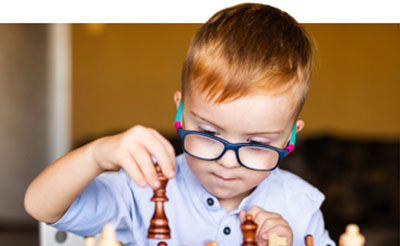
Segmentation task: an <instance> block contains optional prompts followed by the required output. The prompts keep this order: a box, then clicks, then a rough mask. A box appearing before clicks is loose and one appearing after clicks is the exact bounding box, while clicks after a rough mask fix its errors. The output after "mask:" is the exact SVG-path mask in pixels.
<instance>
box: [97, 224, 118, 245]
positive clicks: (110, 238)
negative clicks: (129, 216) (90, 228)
mask: <svg viewBox="0 0 400 246" xmlns="http://www.w3.org/2000/svg"><path fill="white" fill-rule="evenodd" d="M99 246H120V243H119V242H118V240H117V239H116V237H115V230H114V226H113V225H112V224H110V223H108V224H106V225H105V226H104V227H103V231H102V232H101V239H100V241H99Z"/></svg>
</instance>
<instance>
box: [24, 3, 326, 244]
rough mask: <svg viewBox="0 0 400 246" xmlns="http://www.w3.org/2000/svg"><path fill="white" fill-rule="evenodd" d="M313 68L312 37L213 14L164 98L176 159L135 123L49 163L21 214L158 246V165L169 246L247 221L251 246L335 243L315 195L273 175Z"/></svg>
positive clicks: (249, 14) (258, 20)
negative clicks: (111, 230)
mask: <svg viewBox="0 0 400 246" xmlns="http://www.w3.org/2000/svg"><path fill="white" fill-rule="evenodd" d="M311 67H312V58H311V44H310V40H309V38H308V36H307V34H306V33H305V31H304V30H303V29H302V28H301V27H300V26H299V24H298V23H297V22H296V21H295V20H294V19H293V18H292V17H291V16H289V15H288V14H286V13H285V12H282V11H280V10H278V9H276V8H273V7H270V6H266V5H262V4H241V5H237V6H233V7H231V8H227V9H224V10H222V11H220V12H218V13H216V14H215V15H214V16H213V17H212V18H211V19H210V20H209V21H208V22H207V23H205V24H204V25H203V26H202V27H201V28H200V30H199V31H198V32H197V33H196V35H195V37H194V39H193V40H192V43H191V45H190V48H189V51H188V54H187V58H186V60H185V63H184V66H183V71H182V92H176V93H175V96H174V99H175V103H176V105H177V107H178V112H177V122H176V128H177V129H178V134H179V136H180V137H181V138H182V141H183V148H184V151H185V153H184V154H183V155H180V156H178V157H176V159H175V154H174V151H173V148H172V147H171V144H170V143H169V142H168V141H167V140H166V139H165V138H164V137H163V136H161V135H160V134H159V133H158V132H157V131H155V130H153V129H150V128H146V127H143V126H134V127H132V128H131V129H129V130H127V131H125V132H123V133H121V134H118V135H115V136H109V137H104V138H101V139H98V140H96V141H94V142H92V143H89V144H87V145H86V146H83V147H81V148H79V149H77V150H74V151H72V152H71V153H69V154H67V155H65V156H63V157H62V158H60V159H59V160H57V161H55V162H54V163H53V164H51V165H50V166H49V167H48V168H47V169H45V170H44V171H43V173H41V174H40V175H39V176H38V177H37V178H36V179H35V180H34V181H33V182H32V183H31V185H30V186H29V188H28V190H27V192H26V196H25V207H26V210H27V211H28V213H30V214H31V215H32V216H33V217H34V218H36V219H38V220H40V221H44V222H47V223H50V224H52V225H53V226H55V227H57V228H59V229H62V230H65V231H71V232H74V233H77V234H79V235H93V234H96V233H98V232H100V230H101V229H102V227H103V225H104V224H105V223H106V222H109V221H111V222H113V223H114V225H115V226H116V228H117V237H118V239H119V240H120V241H121V242H122V243H124V244H125V245H156V243H157V242H156V241H157V240H150V241H148V240H147V239H146V235H147V228H148V227H149V223H150V219H151V216H152V214H153V212H154V204H153V203H152V202H151V201H150V198H151V197H152V195H153V192H152V188H156V187H158V186H159V185H160V183H159V181H158V180H157V175H156V172H155V168H154V164H153V161H152V159H156V160H157V162H158V164H159V165H160V167H161V169H162V172H163V173H164V175H165V176H166V177H168V178H169V179H170V181H169V183H168V186H167V195H168V197H169V202H167V203H166V204H165V210H166V214H167V217H168V218H169V226H170V228H171V239H170V240H168V244H169V245H181V244H187V245H203V243H204V242H206V241H215V242H218V243H219V244H220V245H239V244H240V243H241V241H242V234H241V231H240V222H241V220H243V218H244V215H245V214H246V213H249V214H252V215H253V218H254V220H255V222H256V223H257V225H258V230H257V240H258V242H259V245H267V241H268V237H269V235H270V234H271V233H277V234H278V235H280V236H283V237H286V238H287V239H288V241H289V244H288V245H304V236H305V235H307V234H311V235H313V237H314V241H315V245H318V246H320V245H324V246H325V245H327V244H330V245H334V242H333V241H332V240H331V239H330V238H329V236H328V233H327V231H326V230H325V229H324V221H323V217H322V214H321V211H320V209H319V208H320V205H321V203H322V201H323V199H324V196H323V195H322V194H321V193H320V192H319V191H318V190H317V189H316V188H314V187H312V186H311V185H309V184H308V183H306V182H305V181H303V180H302V179H300V178H299V177H297V176H295V175H293V174H291V173H289V172H287V171H283V170H280V169H279V168H277V166H278V164H279V162H280V160H281V159H282V158H283V157H285V156H286V155H287V154H288V153H290V152H291V151H292V150H293V147H294V139H295V135H296V132H299V131H300V130H301V129H302V128H303V126H304V122H303V121H301V120H298V115H299V112H300V110H301V108H302V106H303V104H304V100H305V97H306V95H307V92H308V86H309V80H310V75H311ZM118 169H121V171H120V172H118V173H116V174H111V175H105V176H100V177H99V176H98V175H99V174H100V173H102V172H103V171H105V170H118Z"/></svg>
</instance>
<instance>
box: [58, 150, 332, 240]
mask: <svg viewBox="0 0 400 246" xmlns="http://www.w3.org/2000/svg"><path fill="white" fill-rule="evenodd" d="M176 166H177V168H176V177H175V178H173V179H171V180H169V182H168V184H167V188H166V194H167V196H168V199H169V201H167V202H165V203H164V207H165V213H166V216H167V218H168V221H169V227H170V229H171V239H167V240H163V241H165V242H167V243H168V245H170V246H178V245H182V244H183V245H190V246H203V245H204V243H205V242H218V243H219V245H222V246H232V245H240V244H241V243H242V232H241V229H240V219H239V212H240V211H242V210H246V211H247V210H248V209H249V208H250V207H251V206H254V205H256V206H259V207H261V208H263V209H264V210H266V211H269V212H275V213H279V214H280V215H281V216H282V217H283V218H284V219H285V220H286V221H287V222H288V223H289V225H290V227H291V229H292V231H293V245H294V246H297V245H298V246H304V237H305V236H306V235H307V234H311V235H313V237H314V245H318V246H325V245H332V246H334V245H335V243H334V242H333V241H332V240H331V239H330V238H329V235H328V232H327V231H326V230H325V226H324V220H323V216H322V213H321V211H320V205H321V203H322V201H323V200H324V195H323V194H322V193H321V192H320V191H318V190H317V189H316V188H314V187H313V186H311V185H310V184H308V183H307V182H305V181H304V180H302V179H301V178H299V177H298V176H296V175H294V174H292V173H290V172H288V171H284V170H282V169H279V168H278V169H275V170H274V171H272V173H271V175H269V177H268V178H266V179H265V180H264V181H262V182H261V183H260V184H259V185H258V186H257V187H256V189H255V190H254V191H253V192H252V193H251V194H250V195H249V196H247V197H246V198H244V199H243V200H242V201H241V203H240V205H239V206H238V207H237V208H236V209H234V210H232V211H230V212H226V210H225V209H224V208H223V207H222V206H221V205H220V204H219V202H218V199H217V198H216V197H214V196H213V195H211V194H210V193H208V192H207V190H205V189H204V187H203V186H202V185H201V184H200V183H199V182H198V180H197V179H196V178H195V176H194V175H193V173H192V172H191V170H190V169H189V167H188V165H187V162H186V158H185V156H184V155H180V156H178V157H177V158H176ZM152 196H153V190H152V189H151V188H150V187H145V188H140V187H139V186H137V185H136V184H135V183H134V182H133V181H132V179H131V178H130V177H129V176H128V175H127V174H126V173H125V172H124V171H123V170H121V171H120V172H116V173H111V174H106V175H102V176H99V177H97V178H96V179H94V180H93V181H92V182H91V183H90V184H89V185H88V186H87V187H86V188H85V190H84V191H83V192H82V193H81V194H80V195H79V197H78V198H77V199H76V200H75V201H74V202H73V204H72V205H71V206H70V207H69V209H68V210H67V211H66V213H65V214H64V215H63V217H62V218H60V220H59V221H57V222H56V223H54V224H51V225H52V226H54V227H56V228H58V229H60V230H64V231H69V232H73V233H75V234H78V235H81V236H88V235H95V234H97V233H99V232H100V231H101V230H102V228H103V226H104V224H106V223H108V222H111V223H113V224H114V226H115V228H116V234H117V238H118V240H119V241H121V242H122V243H123V244H124V245H127V246H132V245H138V246H139V245H140V246H146V245H148V246H153V245H157V243H158V242H159V241H160V240H157V239H147V229H148V227H149V224H150V220H151V217H152V216H153V213H154V206H155V205H154V203H153V202H151V201H150V199H151V197H152Z"/></svg>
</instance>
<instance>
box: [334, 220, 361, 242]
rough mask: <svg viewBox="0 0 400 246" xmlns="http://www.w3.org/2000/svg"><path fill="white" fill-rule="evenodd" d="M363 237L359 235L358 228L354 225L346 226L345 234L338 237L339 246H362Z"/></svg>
mask: <svg viewBox="0 0 400 246" xmlns="http://www.w3.org/2000/svg"><path fill="white" fill-rule="evenodd" d="M364 243H365V237H364V236H363V235H362V234H361V233H360V228H359V227H358V225H356V224H349V225H347V226H346V232H345V233H343V234H342V235H341V236H340V239H339V246H363V245H364Z"/></svg>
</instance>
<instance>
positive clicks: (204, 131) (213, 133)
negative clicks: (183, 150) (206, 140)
mask: <svg viewBox="0 0 400 246" xmlns="http://www.w3.org/2000/svg"><path fill="white" fill-rule="evenodd" d="M199 132H203V133H205V134H208V135H213V136H215V135H216V134H217V133H216V132H213V131H209V130H204V129H200V131H199Z"/></svg>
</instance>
